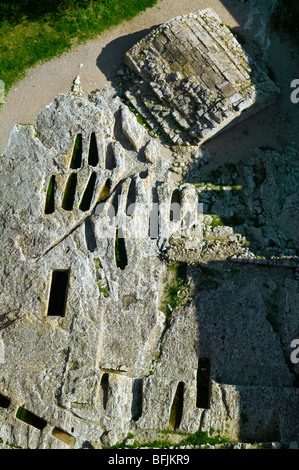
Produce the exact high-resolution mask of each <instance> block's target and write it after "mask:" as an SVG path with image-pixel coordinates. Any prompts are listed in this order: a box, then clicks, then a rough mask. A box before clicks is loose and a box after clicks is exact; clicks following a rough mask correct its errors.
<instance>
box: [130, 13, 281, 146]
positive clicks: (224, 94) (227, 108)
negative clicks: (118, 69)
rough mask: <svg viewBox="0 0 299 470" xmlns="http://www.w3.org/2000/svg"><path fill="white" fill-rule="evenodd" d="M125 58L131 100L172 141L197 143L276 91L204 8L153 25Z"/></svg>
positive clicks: (256, 107)
mask: <svg viewBox="0 0 299 470" xmlns="http://www.w3.org/2000/svg"><path fill="white" fill-rule="evenodd" d="M125 63H126V64H127V66H128V67H129V68H130V69H131V71H132V72H133V75H131V76H130V80H128V85H127V88H128V89H129V92H127V97H128V99H129V100H131V104H132V105H133V106H135V107H136V109H138V111H139V112H140V113H141V114H142V115H144V117H145V119H148V121H149V123H150V125H152V126H153V127H154V128H156V129H159V127H161V126H162V129H163V132H164V133H166V135H167V136H168V138H169V139H170V140H171V141H172V142H173V144H176V145H182V144H189V145H190V144H202V143H203V142H204V141H205V140H207V139H210V138H211V137H212V136H213V135H215V134H216V133H218V132H219V131H221V130H222V129H223V128H224V127H227V126H228V125H229V124H235V123H236V122H238V121H239V120H240V119H243V118H244V117H246V116H248V115H249V114H251V113H253V112H255V111H257V110H260V109H261V108H262V107H264V106H267V105H268V104H269V103H270V102H271V100H273V99H274V98H275V96H277V94H278V93H279V90H278V89H277V86H276V85H275V84H274V83H273V82H272V81H271V80H270V79H269V78H268V77H267V76H266V74H265V73H264V72H263V71H262V70H261V69H260V68H259V67H258V66H257V64H255V63H254V62H253V61H252V59H251V58H250V57H249V56H248V54H247V53H246V52H245V51H244V50H243V48H242V47H241V46H240V44H239V43H238V42H237V40H236V38H235V37H234V35H233V34H232V32H231V31H230V30H229V28H228V27H226V26H225V25H224V24H223V23H222V22H221V20H220V19H219V18H218V17H217V15H216V14H215V12H214V11H213V10H211V9H210V8H208V9H206V10H203V11H197V12H194V13H190V14H188V15H183V16H180V17H177V18H174V19H173V20H171V21H169V22H167V23H164V24H163V25H161V26H159V27H158V28H156V29H155V30H154V31H152V32H151V33H150V34H148V35H147V36H146V37H145V38H143V39H142V40H141V41H140V42H139V43H137V44H135V45H134V46H133V47H132V48H131V49H130V50H129V51H128V52H127V53H126V56H125ZM132 81H133V83H134V85H133V86H132V85H131V86H130V84H129V83H132ZM133 97H134V99H132V98H133ZM164 109H165V110H167V112H168V116H167V119H165V115H164V112H163V110H164Z"/></svg>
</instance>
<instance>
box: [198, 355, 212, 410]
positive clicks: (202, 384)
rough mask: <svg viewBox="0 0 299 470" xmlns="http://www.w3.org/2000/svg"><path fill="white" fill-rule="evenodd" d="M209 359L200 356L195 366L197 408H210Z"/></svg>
mask: <svg viewBox="0 0 299 470" xmlns="http://www.w3.org/2000/svg"><path fill="white" fill-rule="evenodd" d="M210 369H211V365H210V359H209V358H207V357H200V358H199V359H198V368H197V397H196V407H197V408H205V409H209V408H210Z"/></svg>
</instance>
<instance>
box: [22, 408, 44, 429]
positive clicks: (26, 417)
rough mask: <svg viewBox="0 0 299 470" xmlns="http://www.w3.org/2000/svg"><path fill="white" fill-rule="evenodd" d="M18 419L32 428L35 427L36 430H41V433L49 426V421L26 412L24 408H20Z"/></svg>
mask: <svg viewBox="0 0 299 470" xmlns="http://www.w3.org/2000/svg"><path fill="white" fill-rule="evenodd" d="M16 418H18V419H19V420H20V421H23V422H24V423H26V424H29V425H30V426H33V427H34V428H37V429H39V430H40V431H41V430H42V429H44V427H45V426H46V425H47V421H45V420H44V419H43V418H40V417H39V416H36V415H35V414H34V413H32V412H31V411H28V410H26V409H25V408H23V407H22V406H20V407H19V408H18V410H17V413H16Z"/></svg>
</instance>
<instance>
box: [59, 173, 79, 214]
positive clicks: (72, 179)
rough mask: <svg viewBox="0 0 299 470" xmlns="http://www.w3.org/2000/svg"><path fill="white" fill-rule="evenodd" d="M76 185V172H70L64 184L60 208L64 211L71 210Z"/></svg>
mask: <svg viewBox="0 0 299 470" xmlns="http://www.w3.org/2000/svg"><path fill="white" fill-rule="evenodd" d="M76 186H77V173H71V174H70V176H69V178H68V180H67V183H66V186H65V191H64V197H63V201H62V208H63V209H64V210H66V211H71V210H73V206H74V200H75V193H76Z"/></svg>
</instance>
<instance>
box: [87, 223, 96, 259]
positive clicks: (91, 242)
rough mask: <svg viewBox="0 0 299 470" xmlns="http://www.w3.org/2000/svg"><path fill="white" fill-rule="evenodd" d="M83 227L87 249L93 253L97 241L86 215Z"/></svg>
mask: <svg viewBox="0 0 299 470" xmlns="http://www.w3.org/2000/svg"><path fill="white" fill-rule="evenodd" d="M84 229H85V241H86V246H87V249H88V251H90V252H91V253H93V252H94V251H95V250H96V249H97V241H96V237H95V234H94V229H93V226H92V222H91V221H90V218H89V217H87V219H85V221H84Z"/></svg>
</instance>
